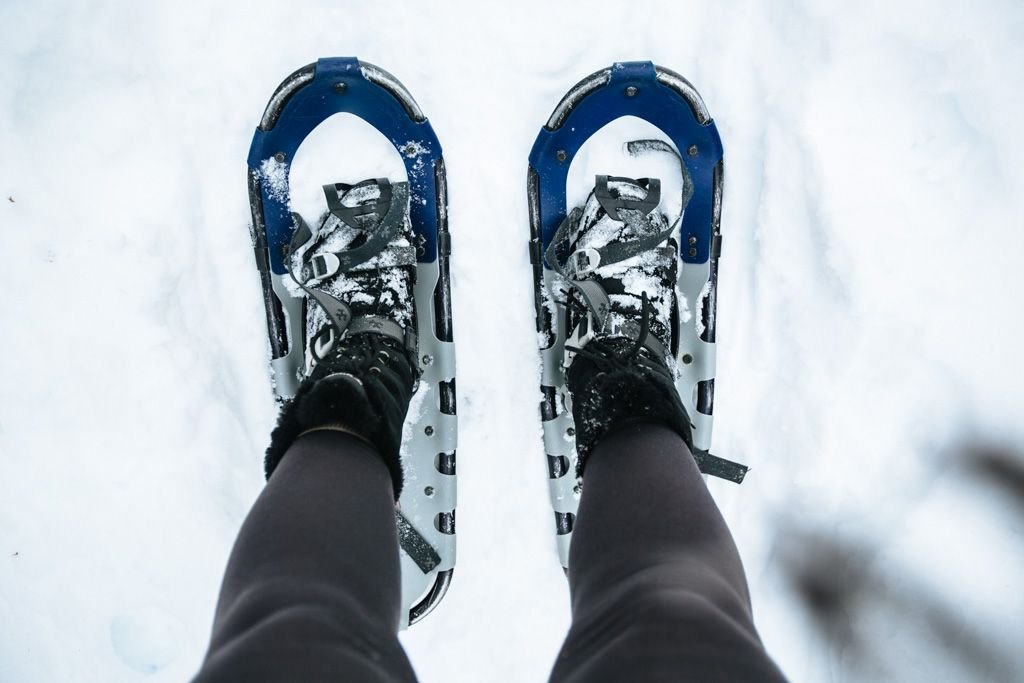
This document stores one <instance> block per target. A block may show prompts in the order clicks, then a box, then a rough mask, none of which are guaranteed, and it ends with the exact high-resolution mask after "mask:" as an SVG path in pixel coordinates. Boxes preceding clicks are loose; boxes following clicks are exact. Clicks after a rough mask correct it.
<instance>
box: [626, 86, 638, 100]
mask: <svg viewBox="0 0 1024 683" xmlns="http://www.w3.org/2000/svg"><path fill="white" fill-rule="evenodd" d="M636 93H637V90H636V86H635V85H631V86H629V87H628V88H626V97H636Z"/></svg>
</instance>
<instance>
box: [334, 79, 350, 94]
mask: <svg viewBox="0 0 1024 683" xmlns="http://www.w3.org/2000/svg"><path fill="white" fill-rule="evenodd" d="M346 90H348V84H347V83H344V82H343V81H338V82H337V83H335V84H334V92H336V93H338V94H341V93H343V92H345V91H346Z"/></svg>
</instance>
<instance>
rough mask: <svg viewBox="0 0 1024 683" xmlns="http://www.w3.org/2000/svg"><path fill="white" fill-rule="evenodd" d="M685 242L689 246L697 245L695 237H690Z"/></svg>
mask: <svg viewBox="0 0 1024 683" xmlns="http://www.w3.org/2000/svg"><path fill="white" fill-rule="evenodd" d="M687 242H689V243H690V244H691V245H694V244H697V236H696V235H690V239H688V240H687Z"/></svg>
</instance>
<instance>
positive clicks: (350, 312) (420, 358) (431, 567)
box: [248, 58, 456, 626]
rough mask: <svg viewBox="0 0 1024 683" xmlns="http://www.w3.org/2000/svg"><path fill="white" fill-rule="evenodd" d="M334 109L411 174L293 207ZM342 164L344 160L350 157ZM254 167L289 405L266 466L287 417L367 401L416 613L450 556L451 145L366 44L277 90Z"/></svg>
mask: <svg viewBox="0 0 1024 683" xmlns="http://www.w3.org/2000/svg"><path fill="white" fill-rule="evenodd" d="M335 114H352V115H355V116H356V117H359V118H360V119H362V120H363V121H365V122H366V123H368V124H369V125H370V126H372V127H373V128H375V129H376V130H377V131H378V132H379V133H381V134H382V135H383V136H384V137H385V138H386V139H387V141H388V142H390V144H391V145H392V146H393V147H394V149H395V152H396V153H397V155H400V157H401V161H402V163H401V165H400V167H401V168H403V173H404V176H405V177H404V178H402V179H398V180H395V179H393V178H387V177H380V178H371V179H369V180H364V181H361V182H356V183H353V184H347V183H344V182H332V183H331V184H328V185H324V186H323V188H322V189H323V193H324V197H325V198H326V210H324V211H323V213H322V215H321V216H319V217H317V220H311V221H307V220H306V217H304V216H302V215H300V213H298V212H297V211H294V210H293V208H294V207H293V206H292V204H293V202H292V194H293V193H292V189H293V188H292V187H291V185H290V179H291V175H290V174H291V171H292V170H293V169H292V160H293V159H294V158H295V156H296V151H297V150H298V149H299V147H300V145H301V144H302V143H303V141H304V140H306V138H307V137H308V136H310V133H311V132H312V131H313V130H314V129H315V128H317V127H318V126H319V125H320V124H321V123H323V122H324V121H326V120H327V119H328V118H329V117H331V116H333V115H335ZM388 149H389V150H390V147H389V148H388ZM388 154H392V152H390V151H388ZM338 163H339V168H338V171H337V172H338V173H342V174H343V173H345V172H346V162H345V159H344V158H343V157H342V158H340V159H339V160H338ZM248 166H249V173H248V179H249V200H250V205H251V210H252V226H251V233H252V239H253V246H254V250H255V255H256V265H257V269H258V271H259V273H260V279H261V283H262V288H263V299H264V305H265V308H266V319H267V331H268V336H269V340H270V349H271V368H272V375H273V385H274V392H275V394H276V397H277V398H278V400H279V401H280V402H281V403H282V413H281V418H280V421H279V424H278V428H277V429H276V430H275V433H274V436H273V438H272V443H271V448H270V449H269V450H268V454H267V463H266V465H267V473H268V476H269V474H270V473H271V472H272V471H273V468H274V467H275V466H276V463H277V460H279V459H280V457H281V455H283V450H285V449H286V446H287V444H288V443H290V439H292V438H294V437H293V436H291V432H292V431H295V432H296V436H297V434H298V433H301V431H297V430H302V429H303V428H304V427H306V426H308V425H307V423H308V422H309V421H312V422H317V423H318V424H320V423H322V424H327V423H329V422H330V417H329V416H327V417H325V416H323V415H318V412H319V413H323V412H324V411H328V412H329V411H330V410H331V408H330V403H331V401H334V402H335V403H336V404H337V405H344V406H346V407H347V408H346V409H348V410H353V409H354V408H352V406H354V405H361V406H363V408H362V410H363V413H364V414H362V415H361V416H354V417H353V416H350V418H351V419H358V420H359V422H360V426H361V427H362V428H363V430H364V431H366V432H367V433H366V434H364V435H363V436H366V437H367V438H368V440H370V441H371V442H372V443H374V444H375V445H376V446H377V449H378V451H380V452H381V455H382V457H384V459H385V461H386V462H387V463H388V466H389V468H390V469H391V471H392V478H393V480H394V481H395V493H396V499H397V502H396V507H395V515H396V524H397V526H398V531H399V539H400V545H401V553H400V556H401V565H402V599H403V602H404V604H405V605H406V606H407V607H408V609H406V610H405V613H404V617H403V626H408V625H409V624H412V623H415V622H417V621H418V620H420V619H422V618H423V617H424V616H425V615H426V614H427V613H428V612H430V610H432V609H433V608H434V607H436V605H437V604H438V603H439V601H440V600H441V599H442V597H443V596H444V594H445V592H446V591H447V589H448V586H449V584H450V582H451V578H452V574H453V571H454V565H455V497H456V477H455V445H456V416H455V350H454V345H453V342H452V315H451V295H450V277H449V265H448V257H449V254H450V239H449V233H448V225H447V197H446V180H445V170H444V161H443V159H442V156H441V147H440V144H439V142H438V140H437V137H436V136H435V134H434V132H433V130H432V128H431V126H430V124H429V122H428V121H427V119H426V117H425V116H424V115H423V113H422V111H421V110H420V108H419V106H418V105H417V104H416V102H415V101H414V100H413V99H412V97H411V96H410V95H409V93H408V91H407V90H406V89H405V88H404V87H403V86H402V84H401V83H399V82H398V80H397V79H395V78H394V76H392V75H391V74H389V73H387V72H386V71H384V70H383V69H380V68H379V67H376V66H373V65H372V64H368V63H366V62H360V61H358V60H357V59H355V58H330V59H321V60H319V61H318V62H316V63H315V64H310V65H308V66H306V67H303V68H302V69H299V70H298V71H296V72H295V73H293V74H292V75H291V76H289V77H288V78H287V79H285V81H284V82H283V83H281V85H280V86H279V87H278V89H277V90H276V91H275V92H274V94H273V96H272V97H271V99H270V102H269V104H268V105H267V108H266V111H265V112H264V114H263V118H262V120H261V122H260V124H259V126H258V127H257V129H256V133H255V135H254V137H253V141H252V146H251V148H250V150H249V158H248ZM325 180H334V179H333V178H325ZM348 180H349V181H351V180H354V179H352V178H349V179H348ZM310 218H312V217H310ZM311 225H313V226H315V228H314V227H311ZM410 401H411V403H410ZM406 406H408V411H406ZM325 420H326V422H325ZM403 475H404V476H403ZM403 481H404V487H403V486H401V482H403Z"/></svg>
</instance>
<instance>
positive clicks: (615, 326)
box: [564, 176, 693, 476]
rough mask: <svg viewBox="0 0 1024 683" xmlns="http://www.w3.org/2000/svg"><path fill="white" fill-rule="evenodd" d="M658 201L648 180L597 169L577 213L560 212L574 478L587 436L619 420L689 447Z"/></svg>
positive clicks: (671, 266) (670, 246) (665, 228)
mask: <svg viewBox="0 0 1024 683" xmlns="http://www.w3.org/2000/svg"><path fill="white" fill-rule="evenodd" d="M658 204H659V183H658V181H657V180H656V179H653V180H648V179H646V178H643V179H640V180H633V179H630V178H608V177H606V176H599V177H598V179H597V186H596V187H595V189H594V192H592V193H591V194H590V196H589V197H588V199H587V202H586V204H585V205H584V207H583V209H582V211H578V210H577V211H574V212H573V214H571V215H570V216H569V217H568V218H567V219H566V220H567V221H568V224H567V225H566V226H564V227H565V228H566V229H567V230H568V235H567V237H568V247H569V251H570V252H571V255H570V256H569V259H568V262H567V271H566V272H567V274H568V275H569V276H570V279H571V280H573V281H574V284H573V286H572V288H571V289H570V290H569V293H568V305H567V309H568V320H567V325H566V329H569V330H573V331H574V334H573V337H571V338H570V339H569V340H567V342H566V347H565V348H566V362H567V365H568V372H567V377H566V386H567V387H568V389H569V393H570V395H571V399H572V413H573V421H574V423H575V428H576V448H577V452H578V453H579V466H578V472H577V474H578V475H579V476H583V469H584V467H585V466H586V461H587V458H588V457H589V455H590V453H591V451H592V450H593V449H594V446H595V445H596V444H597V442H598V441H599V440H600V439H601V438H602V437H603V436H604V435H605V434H607V433H608V432H609V431H611V430H612V429H613V428H615V427H618V426H621V425H623V424H626V423H629V422H635V421H651V422H656V423H659V424H663V425H665V426H667V427H669V428H670V429H672V430H674V431H675V432H676V433H678V434H679V436H680V437H682V439H683V441H685V442H686V445H687V447H688V448H690V450H691V451H692V450H693V438H692V434H691V425H690V419H689V417H688V416H687V414H686V409H685V408H684V407H683V404H682V402H681V401H680V399H679V394H678V392H677V391H676V387H675V381H674V376H673V369H672V367H671V364H672V363H673V360H672V358H671V352H672V350H673V347H674V346H675V344H676V343H677V342H676V340H675V336H676V332H675V330H676V327H677V326H678V317H679V311H678V303H677V298H676V274H677V268H678V258H677V255H676V254H677V250H678V245H677V244H676V242H675V240H674V239H670V238H669V237H668V234H669V233H670V232H671V228H670V225H669V220H668V218H667V217H666V216H665V215H664V214H662V213H661V212H660V211H659V210H658ZM573 222H575V224H573ZM590 283H593V284H596V285H599V286H600V288H599V289H598V288H597V287H594V286H593V284H590Z"/></svg>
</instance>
